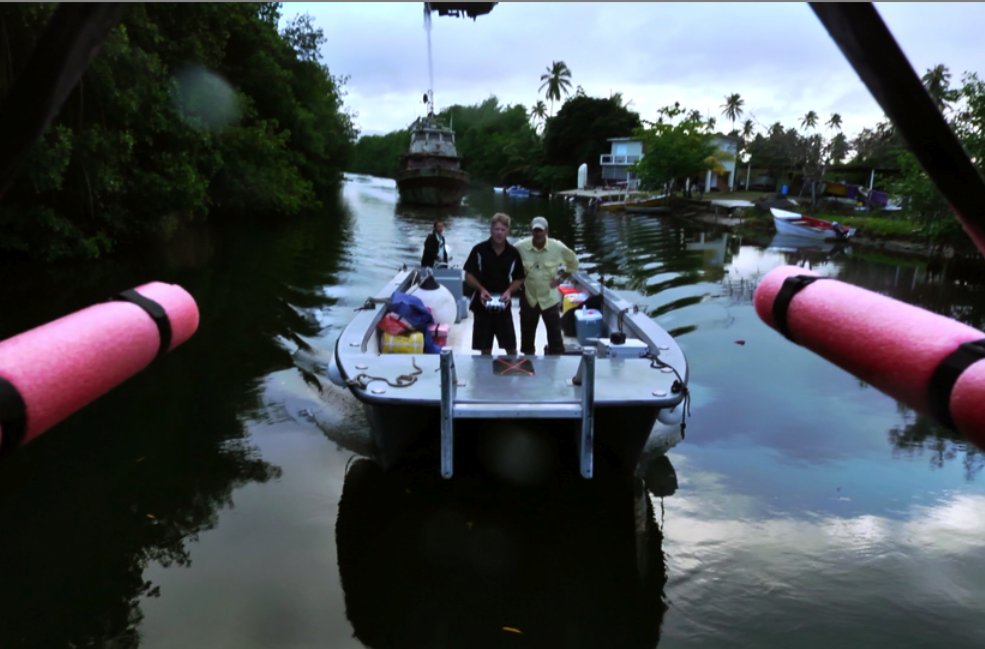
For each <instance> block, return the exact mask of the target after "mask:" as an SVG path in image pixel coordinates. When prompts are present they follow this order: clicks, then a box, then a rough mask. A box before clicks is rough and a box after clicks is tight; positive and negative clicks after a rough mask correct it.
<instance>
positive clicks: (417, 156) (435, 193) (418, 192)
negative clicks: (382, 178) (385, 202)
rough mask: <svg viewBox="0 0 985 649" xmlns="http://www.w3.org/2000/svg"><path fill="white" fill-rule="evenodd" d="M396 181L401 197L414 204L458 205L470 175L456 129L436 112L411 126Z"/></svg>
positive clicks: (421, 118) (405, 201)
mask: <svg viewBox="0 0 985 649" xmlns="http://www.w3.org/2000/svg"><path fill="white" fill-rule="evenodd" d="M396 180H397V191H398V192H399V193H400V200H401V201H402V202H404V203H408V204H412V205H458V204H459V203H460V202H461V200H462V197H463V196H464V195H465V192H466V191H467V190H468V187H469V174H468V172H467V171H465V170H464V169H462V159H461V158H460V157H459V155H458V151H457V149H456V148H455V132H454V131H453V130H452V129H450V128H448V127H447V126H444V125H442V124H440V123H439V122H438V120H437V118H435V116H434V114H433V113H430V112H429V113H428V116H427V117H419V118H418V119H417V120H415V121H414V123H413V124H412V125H411V129H410V145H409V147H408V149H407V152H406V153H404V154H403V155H401V156H400V170H399V171H398V172H397V178H396Z"/></svg>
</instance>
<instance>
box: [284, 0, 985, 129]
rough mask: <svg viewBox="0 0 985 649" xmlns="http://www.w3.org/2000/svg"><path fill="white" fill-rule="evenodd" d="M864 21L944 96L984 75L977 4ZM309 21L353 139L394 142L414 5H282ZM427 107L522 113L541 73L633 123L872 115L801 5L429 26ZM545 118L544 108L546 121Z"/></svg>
mask: <svg viewBox="0 0 985 649" xmlns="http://www.w3.org/2000/svg"><path fill="white" fill-rule="evenodd" d="M877 10H878V11H879V12H880V14H881V15H882V16H883V18H884V20H885V21H886V23H887V25H888V26H889V28H890V30H891V31H892V32H893V33H894V35H895V36H896V38H897V40H898V41H899V42H900V44H901V46H902V48H903V50H904V52H905V53H906V54H907V55H908V56H909V57H910V60H911V63H912V65H913V66H914V68H915V69H916V70H917V72H918V73H919V74H922V73H923V72H924V71H925V70H926V69H928V68H930V67H933V66H934V65H937V64H939V63H943V64H945V65H947V66H948V67H949V68H950V69H951V72H952V75H953V76H952V83H957V82H959V81H960V78H961V74H962V73H963V72H965V71H970V70H975V71H985V48H980V47H979V46H978V41H979V40H980V36H979V31H980V30H979V26H980V25H981V24H983V23H985V3H937V2H934V3H879V4H878V5H877ZM301 13H309V14H311V16H312V17H313V18H314V22H315V24H316V25H317V26H318V27H319V28H321V29H322V30H323V31H324V33H325V36H326V40H327V43H326V45H325V46H324V47H323V48H322V53H323V56H324V59H323V60H324V62H325V63H326V64H327V65H328V66H329V68H330V69H331V71H332V73H333V74H336V75H349V77H350V80H349V82H348V84H347V89H348V92H349V95H348V96H347V97H346V104H347V106H349V107H350V108H351V109H352V110H354V111H355V112H357V113H358V118H357V120H356V122H357V125H358V126H359V128H360V129H361V130H362V132H364V133H386V132H389V131H392V130H395V129H398V128H404V127H406V126H407V124H409V123H410V122H412V121H413V120H414V118H415V117H417V116H418V115H419V114H420V113H421V111H422V108H423V106H422V102H421V95H423V93H424V91H425V90H427V88H428V86H429V83H430V80H429V74H428V69H429V68H428V46H427V43H428V41H427V32H426V31H425V23H424V5H423V3H422V2H398V3H361V2H360V3H335V2H331V3H285V4H284V6H283V8H282V15H283V16H284V18H285V19H290V18H292V17H293V16H295V15H298V14H301ZM431 52H432V66H431V70H432V72H433V82H434V92H435V100H436V103H437V106H438V108H439V110H440V109H441V108H442V107H444V106H449V105H451V104H456V103H457V104H465V105H471V104H477V103H479V102H481V101H483V100H485V99H486V98H488V97H489V96H490V95H495V96H496V97H497V98H499V100H500V102H501V103H502V104H518V103H519V104H523V105H525V106H530V105H532V104H533V103H534V102H536V101H537V100H538V99H542V98H543V95H542V94H541V93H539V92H538V88H539V86H540V83H541V82H540V75H542V74H543V73H544V72H545V70H546V68H547V67H548V66H549V65H550V64H551V62H552V61H564V62H565V63H566V64H567V65H568V67H569V68H570V69H571V72H572V78H571V81H572V90H574V88H576V87H577V86H579V85H580V86H582V88H583V89H584V90H585V92H586V93H587V94H588V95H590V96H595V97H607V96H609V95H610V94H612V93H614V92H621V93H622V95H623V97H624V99H625V100H626V101H632V102H633V103H632V104H631V107H632V108H633V109H634V110H637V111H639V112H640V114H641V116H643V117H644V118H652V117H654V116H655V115H656V111H657V109H658V108H660V107H661V106H666V105H669V104H673V103H674V102H675V101H679V102H681V104H683V105H685V106H687V107H688V108H693V109H697V110H699V111H701V112H702V113H704V114H706V115H711V116H714V117H715V118H716V119H717V120H718V122H719V124H720V125H721V126H723V127H724V126H726V125H727V124H728V123H727V121H726V120H725V118H724V117H723V116H722V114H721V112H722V109H721V105H722V104H723V103H724V98H725V96H726V95H728V94H731V93H733V92H737V93H739V94H740V95H741V96H742V97H743V99H744V100H745V110H746V115H744V116H743V119H744V118H748V117H750V116H755V118H756V120H757V121H758V122H759V123H760V124H763V125H769V124H772V123H773V122H776V121H780V122H781V123H783V124H784V125H785V126H787V127H799V124H800V119H801V117H803V115H804V114H805V113H806V112H807V111H808V110H814V111H815V112H817V113H818V115H819V116H821V121H822V122H824V121H827V118H828V117H830V114H831V113H834V112H837V113H839V114H840V115H841V116H842V118H843V122H844V131H845V132H846V134H848V135H850V136H851V135H854V134H855V133H857V132H858V131H859V130H861V129H862V128H863V127H866V126H874V125H875V123H876V122H878V121H880V120H881V119H883V113H882V111H881V109H880V108H879V107H878V105H877V104H876V102H875V101H874V100H873V99H872V98H871V96H870V95H869V93H868V91H867V90H866V89H865V87H864V86H863V85H862V82H861V81H860V80H859V79H858V76H857V75H856V74H855V72H854V70H852V68H851V66H850V65H849V64H848V62H847V61H846V60H845V58H844V56H842V54H841V52H840V51H839V50H838V48H837V47H836V45H835V44H834V42H833V41H832V40H831V39H830V37H829V36H828V34H827V32H826V31H825V29H824V27H823V26H822V25H821V23H820V21H818V19H817V18H816V16H815V15H814V13H813V12H812V11H811V9H810V7H809V5H808V4H806V3H799V2H798V3H784V2H769V3H738V2H736V3H733V2H727V3H704V2H702V3H663V2H654V3H597V2H577V3H527V2H522V3H520V2H501V3H499V4H498V5H497V6H496V7H495V8H494V9H493V11H492V12H490V13H489V14H486V15H484V16H480V17H479V18H477V19H476V20H475V21H473V20H471V19H462V18H454V17H447V16H446V17H439V16H437V14H433V15H432V23H431ZM555 109H556V107H555Z"/></svg>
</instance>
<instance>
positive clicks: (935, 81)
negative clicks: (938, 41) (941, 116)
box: [920, 64, 951, 110]
mask: <svg viewBox="0 0 985 649" xmlns="http://www.w3.org/2000/svg"><path fill="white" fill-rule="evenodd" d="M920 81H922V82H923V87H924V88H926V89H927V94H928V95H930V98H931V99H933V100H934V103H935V104H937V108H938V109H939V110H944V108H946V107H947V102H948V100H949V99H950V97H949V94H950V92H949V90H950V86H951V71H950V70H948V69H947V66H946V65H943V64H938V65H936V66H934V67H933V68H931V69H929V70H927V71H926V72H925V73H924V75H923V76H922V77H920Z"/></svg>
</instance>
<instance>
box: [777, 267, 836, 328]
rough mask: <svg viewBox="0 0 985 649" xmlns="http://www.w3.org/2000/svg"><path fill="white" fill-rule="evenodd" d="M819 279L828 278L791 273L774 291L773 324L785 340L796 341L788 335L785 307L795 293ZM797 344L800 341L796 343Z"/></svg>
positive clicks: (786, 307) (787, 307) (788, 305)
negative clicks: (777, 289)
mask: <svg viewBox="0 0 985 649" xmlns="http://www.w3.org/2000/svg"><path fill="white" fill-rule="evenodd" d="M819 279H830V278H828V277H819V276H816V275H791V276H790V277H788V278H786V279H785V280H783V285H782V286H781V287H780V290H779V291H777V293H776V299H774V300H773V326H774V327H776V330H777V331H779V332H780V333H781V334H783V335H784V336H785V337H786V338H787V340H791V341H793V342H795V343H796V342H797V341H796V340H794V339H793V336H791V335H790V328H789V327H788V325H787V309H789V308H790V301H791V300H793V298H794V296H795V295H797V293H800V292H801V291H802V290H804V289H805V288H806V287H808V286H810V285H811V284H813V283H814V282H815V281H817V280H819ZM797 344H798V345H799V344H800V343H797Z"/></svg>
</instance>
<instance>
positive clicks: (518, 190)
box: [503, 185, 530, 198]
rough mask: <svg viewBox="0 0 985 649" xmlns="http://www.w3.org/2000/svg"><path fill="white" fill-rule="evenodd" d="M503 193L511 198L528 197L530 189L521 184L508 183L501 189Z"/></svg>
mask: <svg viewBox="0 0 985 649" xmlns="http://www.w3.org/2000/svg"><path fill="white" fill-rule="evenodd" d="M503 193H504V194H506V195H507V196H512V197H513V198H529V197H530V190H529V189H527V188H526V187H523V186H522V185H510V186H509V187H507V188H506V189H504V190H503Z"/></svg>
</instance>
